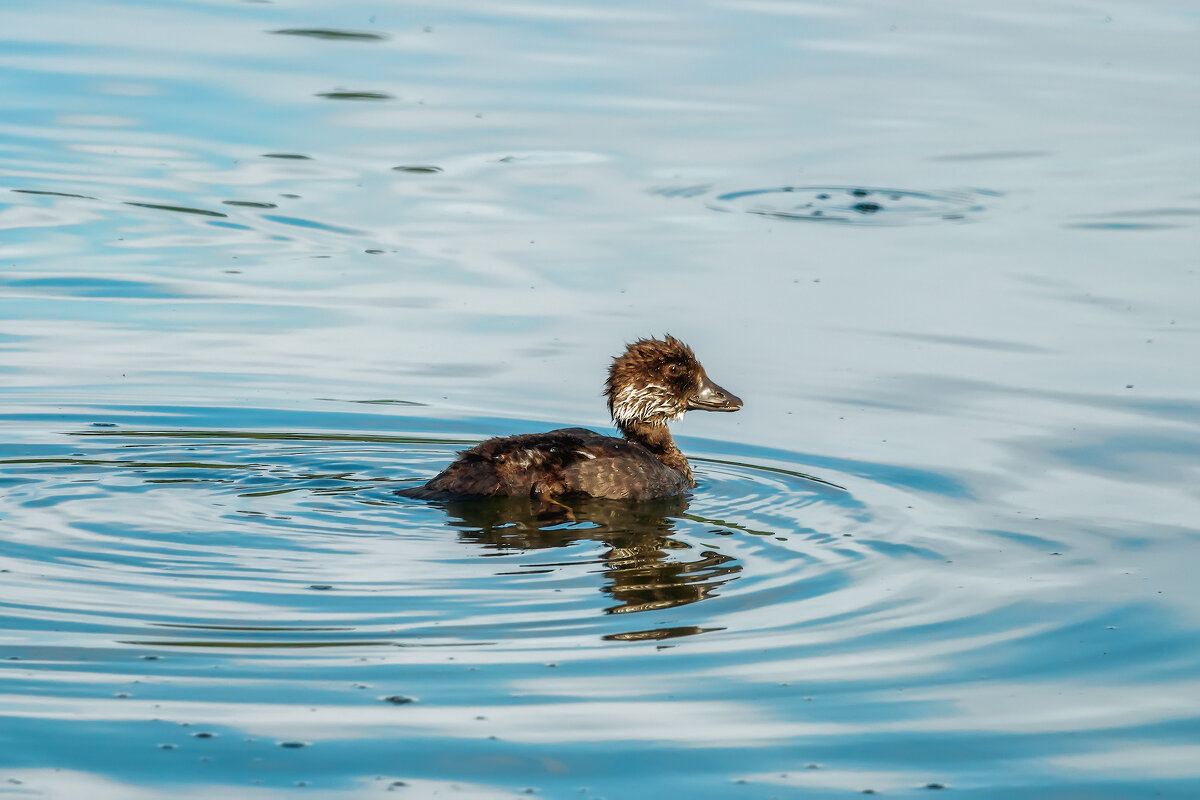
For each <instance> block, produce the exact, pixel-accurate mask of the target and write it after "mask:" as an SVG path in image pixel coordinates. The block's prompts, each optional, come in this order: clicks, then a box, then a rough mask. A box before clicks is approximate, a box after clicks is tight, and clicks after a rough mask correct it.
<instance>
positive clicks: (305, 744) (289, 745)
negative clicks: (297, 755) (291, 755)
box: [278, 740, 308, 750]
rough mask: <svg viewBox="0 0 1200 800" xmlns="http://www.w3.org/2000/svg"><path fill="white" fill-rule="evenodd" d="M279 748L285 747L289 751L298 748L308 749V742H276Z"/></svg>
mask: <svg viewBox="0 0 1200 800" xmlns="http://www.w3.org/2000/svg"><path fill="white" fill-rule="evenodd" d="M278 744H279V746H280V747H286V748H287V749H289V750H295V749H297V748H300V747H308V742H297V741H293V740H288V741H283V742H278Z"/></svg>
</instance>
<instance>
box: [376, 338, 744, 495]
mask: <svg viewBox="0 0 1200 800" xmlns="http://www.w3.org/2000/svg"><path fill="white" fill-rule="evenodd" d="M604 393H605V395H606V396H607V398H608V410H609V412H610V413H611V414H612V418H613V421H614V422H615V423H616V425H617V428H618V429H619V430H620V431H621V435H622V436H623V437H624V438H623V439H618V438H616V437H613V436H602V435H601V434H598V433H596V432H594V431H590V430H587V429H586V428H562V429H560V430H554V431H549V432H547V433H527V434H521V435H519V436H506V437H502V438H496V439H489V440H487V441H486V442H483V443H482V444H479V445H476V446H475V447H472V448H471V449H469V450H464V451H463V452H462V453H460V454H459V456H458V459H457V460H456V461H455V462H454V463H452V464H451V465H450V466H448V467H446V469H445V470H443V471H442V472H441V473H440V474H439V475H437V476H436V477H434V478H433V479H432V480H431V481H429V482H428V483H426V484H425V485H424V486H416V487H413V488H411V489H402V490H401V491H400V492H399V494H402V495H404V496H405V497H415V498H419V499H425V500H445V499H457V498H469V497H497V496H501V497H518V496H526V497H532V498H534V499H540V500H549V499H550V498H553V497H561V496H566V495H587V496H590V497H604V498H609V499H614V500H616V499H626V500H648V499H653V498H658V497H669V496H671V495H674V494H679V493H680V492H683V491H686V490H687V489H690V488H692V487H694V486H695V485H696V479H695V478H694V477H693V475H692V468H691V466H689V465H688V461H687V458H686V457H684V455H683V453H682V452H681V451H680V450H679V448H678V447H677V446H676V445H675V440H674V439H673V438H671V432H670V430H668V428H667V423H668V422H670V421H672V420H677V419H679V418H680V417H682V416H683V415H684V414H685V413H687V412H688V411H691V410H693V409H700V410H702V411H737V410H738V409H739V408H741V407H742V401H741V399H740V398H738V397H737V396H736V395H733V394H731V393H729V392H727V391H725V390H724V389H722V388H721V387H720V386H718V385H717V384H715V383H713V382H712V381H711V380H709V378H708V375H707V373H705V371H704V367H702V366H701V365H700V362H699V361H697V360H696V355H695V354H694V353H693V352H692V349H691V348H690V347H688V346H687V345H686V344H684V343H683V342H681V341H679V340H678V339H676V338H674V337H672V336H665V337H664V338H663V339H661V340H659V339H654V338H649V339H639V340H638V341H636V342H634V343H633V344H631V345H629V347H627V348H626V349H625V352H624V353H622V354H621V355H620V356H618V357H617V358H615V359H613V363H612V367H610V368H609V371H608V381H607V382H606V383H605V392H604Z"/></svg>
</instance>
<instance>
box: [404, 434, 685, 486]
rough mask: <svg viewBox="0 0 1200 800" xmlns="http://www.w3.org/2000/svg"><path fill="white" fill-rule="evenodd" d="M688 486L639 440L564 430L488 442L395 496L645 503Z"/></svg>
mask: <svg viewBox="0 0 1200 800" xmlns="http://www.w3.org/2000/svg"><path fill="white" fill-rule="evenodd" d="M691 485H692V484H691V480H690V479H689V478H688V477H687V476H685V475H684V474H683V473H681V472H679V471H677V470H674V469H671V468H670V467H668V466H666V465H665V464H663V463H662V462H661V461H660V460H659V459H658V458H656V457H655V455H654V454H653V453H652V452H651V451H650V450H649V449H648V448H646V447H644V446H643V445H641V444H639V443H637V442H631V441H628V440H626V439H617V438H614V437H612V436H602V435H601V434H599V433H596V432H595V431H590V430H587V429H586V428H562V429H559V430H554V431H549V432H547V433H532V434H522V435H520V436H506V437H502V438H496V439H489V440H487V441H486V442H483V443H482V444H479V445H476V446H475V447H472V448H471V449H469V450H464V451H463V452H462V453H461V454H459V457H458V459H457V460H456V461H455V462H454V463H452V464H451V465H450V466H449V467H447V468H446V469H445V470H444V471H442V473H441V474H439V475H437V476H436V477H434V478H433V479H432V480H431V481H429V482H428V483H426V484H425V485H424V486H416V487H412V488H410V489H403V490H401V491H400V494H402V495H404V496H406V497H415V498H420V499H427V500H432V499H455V498H468V497H490V496H498V495H499V496H560V495H571V494H582V495H589V496H591V497H604V498H610V499H629V500H647V499H652V498H658V497H668V496H670V495H674V494H678V493H680V492H682V491H684V490H686V489H689V488H691Z"/></svg>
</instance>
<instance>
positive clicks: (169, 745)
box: [158, 744, 179, 750]
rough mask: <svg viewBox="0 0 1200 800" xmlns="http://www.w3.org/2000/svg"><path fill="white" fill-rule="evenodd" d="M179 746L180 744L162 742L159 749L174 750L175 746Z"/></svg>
mask: <svg viewBox="0 0 1200 800" xmlns="http://www.w3.org/2000/svg"><path fill="white" fill-rule="evenodd" d="M178 746H179V745H175V744H160V745H159V746H158V749H159V750H174V749H175V748H177V747H178Z"/></svg>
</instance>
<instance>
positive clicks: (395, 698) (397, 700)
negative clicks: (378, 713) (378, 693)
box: [381, 694, 414, 706]
mask: <svg viewBox="0 0 1200 800" xmlns="http://www.w3.org/2000/svg"><path fill="white" fill-rule="evenodd" d="M381 699H382V700H383V701H384V702H385V703H391V704H392V705H394V706H403V705H407V704H408V703H412V702H414V701H413V698H411V697H405V696H404V695H402V694H393V695H391V696H389V697H384V698H381Z"/></svg>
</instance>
